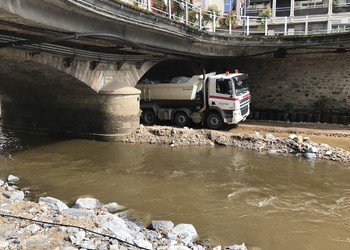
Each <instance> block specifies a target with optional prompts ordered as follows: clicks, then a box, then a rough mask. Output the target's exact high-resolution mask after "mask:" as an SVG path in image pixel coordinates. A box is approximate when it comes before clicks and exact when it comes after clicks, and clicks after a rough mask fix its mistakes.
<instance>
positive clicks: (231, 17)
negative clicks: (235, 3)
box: [219, 10, 237, 28]
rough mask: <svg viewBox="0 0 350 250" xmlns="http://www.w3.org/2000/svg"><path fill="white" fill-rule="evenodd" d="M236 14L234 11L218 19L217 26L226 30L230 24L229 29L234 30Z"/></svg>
mask: <svg viewBox="0 0 350 250" xmlns="http://www.w3.org/2000/svg"><path fill="white" fill-rule="evenodd" d="M236 20H237V12H236V11H235V10H232V11H230V12H229V13H227V15H226V16H224V17H221V18H219V25H220V27H221V28H228V27H229V26H230V23H231V25H232V26H231V27H233V28H236Z"/></svg>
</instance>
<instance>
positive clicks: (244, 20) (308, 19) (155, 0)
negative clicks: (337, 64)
mask: <svg viewBox="0 0 350 250" xmlns="http://www.w3.org/2000/svg"><path fill="white" fill-rule="evenodd" d="M77 1H78V2H80V3H83V2H88V1H87V0H77ZM116 1H117V2H118V3H126V4H128V5H132V6H134V7H135V8H138V9H143V10H144V11H149V12H152V13H154V14H155V15H160V16H163V17H165V18H168V19H170V20H172V21H174V22H178V23H183V24H185V25H188V26H190V27H192V28H194V29H199V30H206V31H208V32H215V33H226V34H232V35H237V36H239V35H254V34H259V35H307V34H323V33H333V32H337V33H340V32H348V30H349V28H350V21H348V23H345V24H344V20H345V19H346V18H344V14H343V15H339V13H336V14H328V13H327V14H323V13H322V14H315V15H313V14H312V15H303V16H302V15H290V14H291V13H290V12H291V8H290V7H283V8H277V9H276V16H275V17H262V16H259V14H260V13H261V11H262V10H263V9H264V8H259V9H258V8H255V10H254V11H255V12H254V13H253V12H252V11H251V10H250V9H247V11H246V16H241V15H237V13H236V12H235V11H233V12H232V11H231V12H229V13H223V12H220V11H219V10H218V9H217V8H214V7H213V6H210V7H208V8H207V9H205V10H203V9H202V8H201V6H199V5H196V4H192V3H190V2H188V1H187V0H122V1H121V0H116ZM89 4H91V3H89ZM336 7H338V6H334V8H336ZM327 8H328V5H327V6H326V5H325V4H322V5H319V4H318V5H312V6H311V5H310V6H309V5H308V6H295V7H294V14H297V13H298V11H305V10H306V11H308V10H313V9H321V10H322V12H324V11H328V9H327ZM343 8H347V9H348V11H349V12H348V13H350V5H347V4H346V5H344V6H343ZM282 13H283V14H284V15H283V16H281V14H282ZM348 13H347V14H348ZM346 16H348V15H345V17H346ZM314 23H322V27H317V28H315V27H311V25H312V24H314ZM340 23H341V24H342V25H341V27H339V25H338V24H340ZM333 24H335V26H334V27H333ZM296 26H298V27H296Z"/></svg>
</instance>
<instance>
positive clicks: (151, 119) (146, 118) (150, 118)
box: [141, 109, 157, 125]
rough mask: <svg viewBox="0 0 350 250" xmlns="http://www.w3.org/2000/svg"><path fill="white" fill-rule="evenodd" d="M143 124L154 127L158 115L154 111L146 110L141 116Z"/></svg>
mask: <svg viewBox="0 0 350 250" xmlns="http://www.w3.org/2000/svg"><path fill="white" fill-rule="evenodd" d="M141 119H142V123H143V124H145V125H153V124H155V123H156V121H157V117H156V114H155V113H154V111H153V110H152V109H145V110H143V111H142V115H141Z"/></svg>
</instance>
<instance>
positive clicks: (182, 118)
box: [174, 111, 190, 127]
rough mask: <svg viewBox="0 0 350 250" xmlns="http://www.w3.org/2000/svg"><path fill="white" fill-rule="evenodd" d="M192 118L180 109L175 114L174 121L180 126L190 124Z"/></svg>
mask: <svg viewBox="0 0 350 250" xmlns="http://www.w3.org/2000/svg"><path fill="white" fill-rule="evenodd" d="M189 121H190V119H189V117H188V115H187V114H186V113H185V112H182V111H179V112H176V113H175V115H174V123H175V124H176V125H177V126H179V127H185V126H187V125H188V123H189Z"/></svg>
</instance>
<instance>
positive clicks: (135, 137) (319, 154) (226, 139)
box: [124, 125, 350, 163]
mask: <svg viewBox="0 0 350 250" xmlns="http://www.w3.org/2000/svg"><path fill="white" fill-rule="evenodd" d="M124 141H125V142H128V143H150V144H165V145H169V146H170V147H177V146H215V145H221V146H232V147H235V148H241V149H249V150H253V151H258V152H262V153H267V154H281V155H288V154H293V155H296V156H301V157H304V158H306V159H327V160H332V161H337V162H345V163H348V162H350V152H349V151H346V150H343V149H341V148H337V147H335V148H334V147H330V146H329V145H327V144H322V143H315V142H312V141H310V138H309V137H303V136H298V135H295V134H291V135H290V136H288V137H286V138H279V137H275V136H274V135H272V134H266V135H260V134H259V133H257V132H255V133H252V134H233V133H231V132H226V131H213V130H207V129H190V128H175V127H167V126H142V125H141V127H140V129H138V130H137V131H136V132H134V133H133V134H131V135H130V136H128V137H127V138H126V139H125V140H124Z"/></svg>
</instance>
